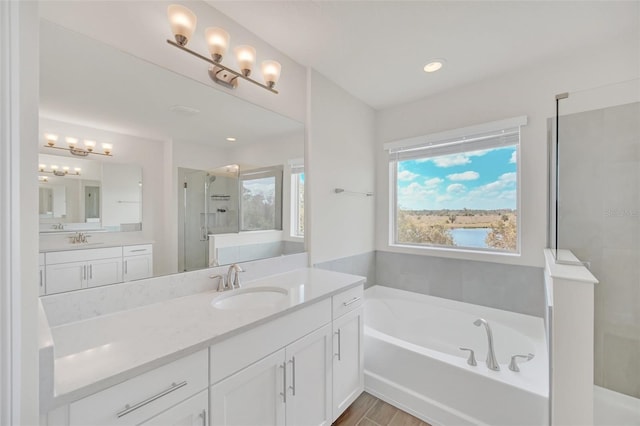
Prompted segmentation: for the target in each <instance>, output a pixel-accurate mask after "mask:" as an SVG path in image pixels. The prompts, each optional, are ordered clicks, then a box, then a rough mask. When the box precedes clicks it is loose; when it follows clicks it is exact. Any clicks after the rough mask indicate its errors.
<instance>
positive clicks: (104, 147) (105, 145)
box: [102, 143, 113, 155]
mask: <svg viewBox="0 0 640 426" xmlns="http://www.w3.org/2000/svg"><path fill="white" fill-rule="evenodd" d="M112 149H113V145H111V144H110V143H103V144H102V150H103V151H104V153H105V154H107V155H109V154H111V150H112Z"/></svg>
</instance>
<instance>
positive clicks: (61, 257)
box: [45, 247, 122, 265]
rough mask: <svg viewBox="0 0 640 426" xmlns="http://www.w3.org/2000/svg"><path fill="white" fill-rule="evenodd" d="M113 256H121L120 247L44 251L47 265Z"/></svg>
mask: <svg viewBox="0 0 640 426" xmlns="http://www.w3.org/2000/svg"><path fill="white" fill-rule="evenodd" d="M113 257H122V247H108V248H97V249H79V250H67V251H52V252H49V253H46V256H45V259H46V261H47V265H51V264H53V263H67V262H82V261H86V260H97V259H109V258H113Z"/></svg>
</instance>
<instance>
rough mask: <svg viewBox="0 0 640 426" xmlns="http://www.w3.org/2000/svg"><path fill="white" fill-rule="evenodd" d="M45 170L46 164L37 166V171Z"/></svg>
mask: <svg viewBox="0 0 640 426" xmlns="http://www.w3.org/2000/svg"><path fill="white" fill-rule="evenodd" d="M46 168H47V165H46V164H38V170H40V171H41V172H44V169H46Z"/></svg>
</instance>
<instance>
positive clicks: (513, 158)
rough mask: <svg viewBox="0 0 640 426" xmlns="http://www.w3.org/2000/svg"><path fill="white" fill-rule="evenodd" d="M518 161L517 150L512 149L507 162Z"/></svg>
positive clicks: (513, 162)
mask: <svg viewBox="0 0 640 426" xmlns="http://www.w3.org/2000/svg"><path fill="white" fill-rule="evenodd" d="M517 162H518V154H517V151H513V152H512V153H511V158H510V159H509V164H515V163H517Z"/></svg>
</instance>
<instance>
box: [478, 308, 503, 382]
mask: <svg viewBox="0 0 640 426" xmlns="http://www.w3.org/2000/svg"><path fill="white" fill-rule="evenodd" d="M481 324H484V328H485V330H486V332H487V341H488V349H487V367H488V368H489V370H493V371H500V365H499V364H498V361H497V360H496V353H495V352H494V350H493V334H492V333H491V327H490V326H489V323H488V322H487V320H486V319H484V318H478V319H477V320H475V321H474V322H473V325H475V326H477V327H480V325H481Z"/></svg>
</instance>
